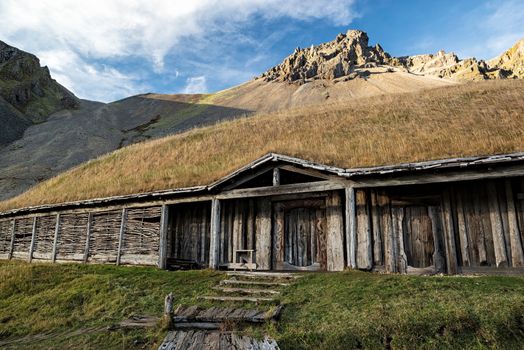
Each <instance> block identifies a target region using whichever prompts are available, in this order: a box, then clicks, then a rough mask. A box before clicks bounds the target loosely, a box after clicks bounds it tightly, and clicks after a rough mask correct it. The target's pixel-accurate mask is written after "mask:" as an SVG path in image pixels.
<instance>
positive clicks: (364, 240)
mask: <svg viewBox="0 0 524 350" xmlns="http://www.w3.org/2000/svg"><path fill="white" fill-rule="evenodd" d="M368 203H369V198H367V194H366V191H365V190H357V191H356V192H355V206H356V223H357V243H356V247H357V254H356V261H357V267H358V268H359V269H363V270H371V268H372V267H373V250H372V242H373V241H372V239H371V221H370V213H369V211H368Z"/></svg>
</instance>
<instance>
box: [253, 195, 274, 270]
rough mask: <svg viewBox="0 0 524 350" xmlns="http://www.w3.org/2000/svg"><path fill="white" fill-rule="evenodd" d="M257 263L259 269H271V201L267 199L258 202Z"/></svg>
mask: <svg viewBox="0 0 524 350" xmlns="http://www.w3.org/2000/svg"><path fill="white" fill-rule="evenodd" d="M255 232H256V239H255V244H256V254H255V257H256V263H257V269H260V270H269V269H271V201H270V200H269V199H267V198H261V199H259V200H258V210H257V214H256V230H255Z"/></svg>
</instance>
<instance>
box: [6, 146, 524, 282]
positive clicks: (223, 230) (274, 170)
mask: <svg viewBox="0 0 524 350" xmlns="http://www.w3.org/2000/svg"><path fill="white" fill-rule="evenodd" d="M523 242H524V153H518V154H507V155H497V156H491V157H470V158H455V159H445V160H438V161H429V162H420V163H410V164H400V165H395V166H383V167H373V168H361V169H341V168H336V167H331V166H325V165H321V164H316V163H312V162H309V161H304V160H301V159H297V158H292V157H288V156H283V155H278V154H268V155H266V156H264V157H262V158H260V159H258V160H256V161H254V162H252V163H251V164H248V165H246V166H245V167H243V168H241V169H239V170H237V171H236V172H234V173H232V174H230V175H229V176H226V177H225V178H223V179H221V180H219V181H217V182H215V183H213V184H211V185H209V186H201V187H192V188H183V189H175V190H167V191H158V192H152V193H144V194H138V195H128V196H119V197H111V198H103V199H93V200H88V201H79V202H71V203H62V204H56V205H45V206H38V207H30V208H22V209H16V210H11V211H8V212H3V213H0V258H2V259H25V260H28V261H37V260H38V261H52V262H55V261H58V262H59V261H78V262H84V263H89V262H94V263H114V264H144V265H158V266H159V267H160V268H166V267H170V266H180V267H189V268H196V267H210V268H224V269H228V268H229V269H252V270H291V271H293V270H298V271H301V270H308V271H309V270H323V271H340V270H343V269H344V268H347V267H349V268H357V269H362V270H369V271H384V272H393V273H416V274H432V273H449V274H456V273H477V272H482V273H506V274H507V273H523V272H524V267H523V266H524V253H523V248H524V247H523Z"/></svg>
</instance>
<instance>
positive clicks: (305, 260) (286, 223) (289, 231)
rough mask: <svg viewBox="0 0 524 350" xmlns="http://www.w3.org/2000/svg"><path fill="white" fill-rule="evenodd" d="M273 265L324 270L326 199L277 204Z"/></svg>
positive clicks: (281, 267)
mask: <svg viewBox="0 0 524 350" xmlns="http://www.w3.org/2000/svg"><path fill="white" fill-rule="evenodd" d="M274 207H275V210H274V225H273V226H274V229H273V237H274V241H273V243H274V244H273V262H274V264H273V267H274V268H275V269H277V270H325V269H326V265H327V255H326V253H327V251H326V238H325V227H326V207H325V199H316V200H300V201H286V202H277V203H275V205H274Z"/></svg>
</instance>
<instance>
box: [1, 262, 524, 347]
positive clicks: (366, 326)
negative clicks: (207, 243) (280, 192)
mask: <svg viewBox="0 0 524 350" xmlns="http://www.w3.org/2000/svg"><path fill="white" fill-rule="evenodd" d="M222 278H225V276H224V275H223V274H222V273H219V272H214V271H185V272H169V271H161V270H157V269H155V268H140V267H115V266H94V265H51V264H46V265H43V264H42V265H40V264H31V265H29V264H26V263H22V262H0V348H7V349H10V348H13V349H14V348H16V349H25V348H27V349H50V348H54V349H56V348H63V349H65V348H76V349H78V348H84V349H100V348H104V349H122V348H125V349H133V348H134V349H149V348H153V347H155V345H158V342H159V341H160V340H161V339H162V338H163V336H164V335H165V330H162V327H161V326H160V325H158V326H157V327H156V328H154V329H151V330H148V331H122V330H116V331H115V330H113V331H111V330H108V329H107V327H109V326H111V325H113V324H115V323H118V322H119V321H121V320H123V319H126V318H128V317H130V316H132V315H157V316H160V315H161V313H162V307H163V298H164V296H165V295H166V294H167V293H168V292H170V291H173V292H174V295H175V298H176V303H177V304H178V303H185V304H188V303H193V302H196V296H197V295H202V294H204V293H206V292H207V291H208V289H209V288H210V287H211V286H212V285H215V284H216V283H217V282H218V280H220V279H222ZM281 302H282V303H284V304H285V307H284V310H283V314H282V319H281V321H280V322H279V323H278V324H276V325H274V324H267V325H265V326H264V327H263V328H262V330H258V331H256V330H249V329H248V330H247V331H248V332H250V333H251V334H253V333H255V334H262V333H266V334H269V335H270V336H272V337H274V338H275V339H276V340H277V341H278V342H279V344H280V346H281V347H282V349H348V348H365V349H375V348H376V349H380V348H382V349H383V348H393V349H405V348H409V349H414V348H426V349H429V348H430V349H435V348H462V349H465V348H469V349H471V348H474V349H488V348H493V349H494V348H498V349H517V348H520V347H521V346H522V343H523V342H524V277H459V276H455V277H449V276H434V277H410V276H398V275H379V274H371V273H363V272H350V271H348V272H342V273H312V274H307V275H306V277H304V278H302V279H300V280H299V281H298V282H297V283H296V284H294V285H292V286H291V287H288V288H286V289H284V291H283V294H282V296H281ZM20 338H23V339H24V341H19V342H16V341H15V340H16V339H20Z"/></svg>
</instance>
